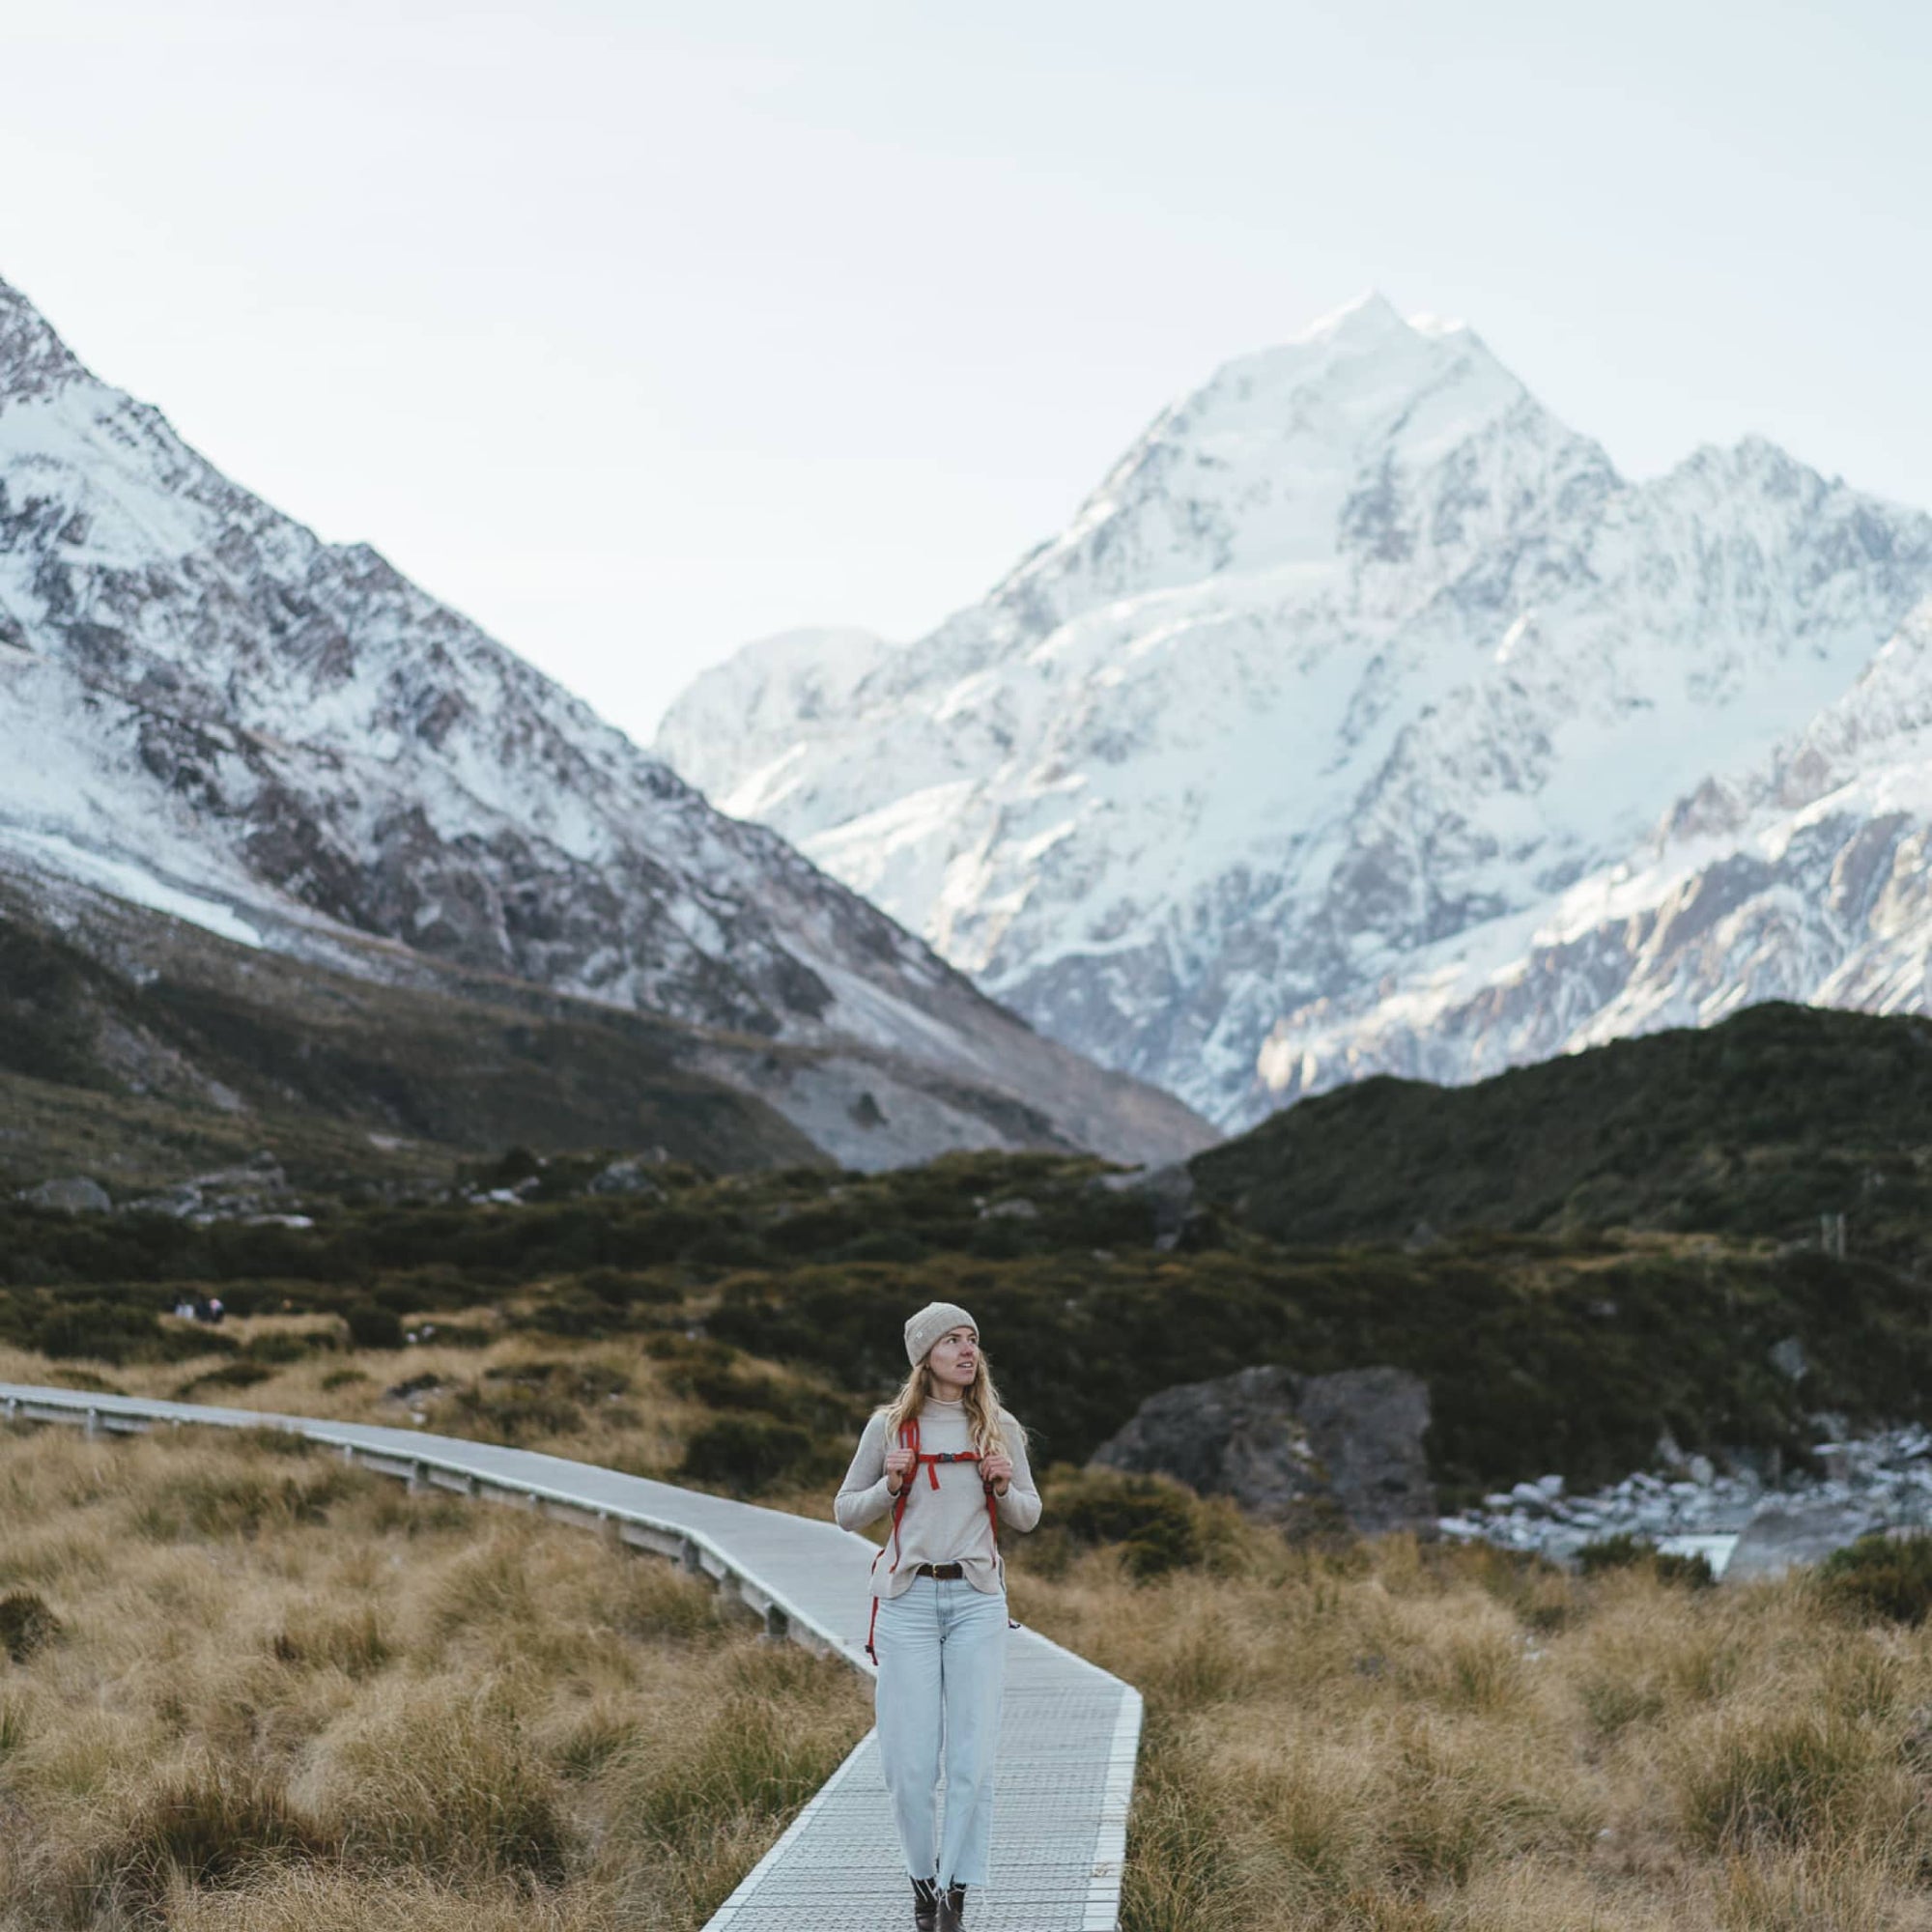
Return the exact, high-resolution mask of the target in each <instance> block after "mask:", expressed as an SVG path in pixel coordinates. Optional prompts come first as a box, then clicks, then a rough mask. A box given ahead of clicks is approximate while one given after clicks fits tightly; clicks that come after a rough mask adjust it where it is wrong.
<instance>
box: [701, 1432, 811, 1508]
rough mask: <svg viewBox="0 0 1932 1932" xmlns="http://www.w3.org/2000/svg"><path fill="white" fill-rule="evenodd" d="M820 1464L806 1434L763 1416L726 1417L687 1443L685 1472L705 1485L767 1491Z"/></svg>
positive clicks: (808, 1435) (809, 1437) (809, 1436)
mask: <svg viewBox="0 0 1932 1932" xmlns="http://www.w3.org/2000/svg"><path fill="white" fill-rule="evenodd" d="M816 1461H817V1444H816V1442H815V1441H814V1439H813V1437H812V1436H811V1435H810V1433H809V1432H807V1431H806V1430H803V1429H800V1428H798V1427H797V1426H796V1425H795V1424H793V1423H789V1422H776V1421H773V1420H771V1419H769V1418H767V1417H765V1416H762V1415H721V1416H720V1417H719V1418H718V1420H717V1421H716V1422H713V1423H709V1424H707V1425H706V1426H705V1427H704V1428H702V1429H700V1430H699V1431H698V1432H697V1433H696V1435H694V1436H693V1437H692V1438H691V1440H690V1441H689V1442H688V1443H686V1445H685V1451H684V1467H683V1470H682V1473H683V1474H685V1475H687V1476H693V1477H696V1480H697V1481H699V1482H701V1483H724V1484H725V1485H727V1486H728V1487H729V1488H731V1489H735V1490H762V1489H767V1488H769V1487H770V1486H771V1485H772V1484H774V1483H776V1482H779V1481H780V1480H781V1479H782V1478H784V1477H787V1476H798V1475H802V1474H803V1473H804V1472H805V1471H806V1470H807V1469H808V1468H809V1467H810V1466H811V1465H813V1464H814V1463H815V1462H816Z"/></svg>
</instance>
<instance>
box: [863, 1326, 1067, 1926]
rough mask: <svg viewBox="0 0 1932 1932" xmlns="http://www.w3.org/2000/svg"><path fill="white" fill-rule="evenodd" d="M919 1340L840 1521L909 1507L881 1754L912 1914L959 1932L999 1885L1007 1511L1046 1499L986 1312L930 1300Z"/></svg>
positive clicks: (899, 1525) (881, 1694) (882, 1626)
mask: <svg viewBox="0 0 1932 1932" xmlns="http://www.w3.org/2000/svg"><path fill="white" fill-rule="evenodd" d="M905 1347H906V1358H907V1360H908V1361H910V1362H911V1364H912V1374H911V1375H909V1376H908V1377H907V1378H906V1382H905V1386H904V1387H903V1388H902V1389H900V1390H899V1392H898V1395H897V1396H896V1397H895V1399H894V1400H893V1401H892V1402H891V1403H889V1404H888V1405H887V1406H885V1407H884V1408H882V1409H879V1410H878V1411H877V1412H876V1413H875V1414H874V1415H873V1416H872V1418H871V1420H870V1421H869V1422H867V1424H866V1430H865V1434H864V1435H861V1436H860V1438H859V1451H858V1454H857V1455H855V1456H854V1457H853V1458H852V1466H851V1468H850V1469H849V1470H848V1471H847V1472H846V1475H845V1481H844V1484H843V1486H842V1487H841V1488H840V1489H839V1492H838V1502H837V1504H836V1505H835V1508H834V1514H835V1515H836V1516H837V1517H838V1522H839V1525H840V1527H841V1528H845V1529H861V1528H863V1527H864V1526H865V1525H866V1524H867V1523H868V1522H875V1521H877V1520H878V1519H879V1518H880V1517H882V1516H884V1515H885V1514H886V1512H887V1511H888V1510H891V1511H894V1512H895V1522H894V1532H893V1536H892V1538H891V1540H890V1541H889V1542H888V1543H887V1545H886V1547H885V1548H884V1549H882V1550H881V1551H880V1552H879V1559H880V1560H879V1561H878V1563H876V1564H875V1565H874V1566H873V1571H872V1594H873V1600H874V1601H873V1610H872V1615H873V1636H874V1640H875V1642H876V1645H877V1658H878V1665H879V1677H878V1685H877V1689H876V1691H875V1696H874V1708H875V1709H876V1711H877V1713H878V1721H879V1759H880V1763H881V1764H882V1766H883V1767H884V1770H885V1775H886V1789H887V1790H888V1791H889V1792H890V1793H891V1795H892V1801H893V1815H894V1817H895V1819H896V1820H897V1822H898V1831H899V1843H900V1845H901V1846H902V1847H903V1849H904V1851H905V1861H906V1873H907V1875H908V1877H910V1878H911V1880H912V1892H913V1909H912V1917H913V1923H914V1925H915V1926H917V1927H918V1928H919V1932H960V1928H961V1927H962V1926H963V1925H964V1923H965V1918H966V1888H967V1887H968V1886H970V1885H983V1884H984V1883H985V1881H986V1850H987V1845H988V1843H989V1841H990V1836H991V1831H992V1823H993V1752H994V1748H995V1747H996V1745H997V1744H998V1742H999V1734H1000V1695H1001V1691H1002V1689H1003V1688H1004V1684H1005V1678H1006V1665H1007V1579H1006V1565H1005V1562H1004V1560H1003V1559H1002V1557H1001V1555H1000V1552H999V1547H998V1544H997V1542H996V1540H995V1537H994V1534H993V1518H994V1516H995V1515H997V1516H998V1518H999V1520H1000V1521H1001V1522H1002V1523H1004V1524H1006V1525H1007V1526H1008V1527H1009V1528H1010V1529H1019V1530H1026V1529H1031V1528H1032V1527H1033V1526H1034V1524H1035V1523H1037V1521H1038V1520H1039V1495H1038V1492H1037V1491H1036V1490H1035V1489H1034V1486H1033V1474H1032V1472H1031V1470H1029V1469H1028V1467H1027V1457H1026V1431H1025V1430H1024V1429H1022V1428H1021V1427H1020V1425H1019V1423H1018V1422H1017V1421H1016V1420H1015V1419H1014V1418H1013V1416H1012V1415H1011V1414H1010V1413H1009V1411H1008V1410H1006V1409H1004V1408H1002V1407H1001V1406H1000V1396H999V1391H998V1390H997V1389H995V1388H994V1386H993V1378H992V1377H991V1376H990V1375H989V1374H988V1373H987V1370H986V1357H985V1355H984V1354H983V1353H982V1352H981V1351H980V1330H979V1328H978V1327H977V1325H976V1324H975V1323H974V1321H973V1318H972V1317H971V1316H970V1315H968V1314H967V1313H966V1311H965V1310H964V1309H963V1308H958V1307H955V1306H954V1305H953V1304H952V1302H950V1301H934V1302H930V1303H928V1304H927V1305H926V1306H925V1307H923V1308H922V1309H921V1310H920V1311H919V1313H918V1314H917V1315H915V1316H913V1317H912V1319H911V1320H910V1321H907V1323H906V1325H905ZM942 1740H943V1743H942ZM942 1754H943V1760H944V1763H945V1768H946V1822H945V1825H944V1827H943V1828H938V1826H937V1812H938V1808H939V1805H938V1789H937V1787H938V1784H939V1772H940V1765H941V1762H942Z"/></svg>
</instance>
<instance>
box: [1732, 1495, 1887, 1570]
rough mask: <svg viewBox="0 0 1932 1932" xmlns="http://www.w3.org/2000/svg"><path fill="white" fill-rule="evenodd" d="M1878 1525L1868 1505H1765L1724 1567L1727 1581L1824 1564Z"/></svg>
mask: <svg viewBox="0 0 1932 1932" xmlns="http://www.w3.org/2000/svg"><path fill="white" fill-rule="evenodd" d="M1878 1523H1879V1519H1878V1515H1877V1513H1876V1512H1875V1511H1874V1510H1872V1509H1871V1508H1870V1507H1869V1506H1868V1505H1866V1504H1864V1503H1858V1502H1838V1501H1831V1500H1828V1501H1821V1502H1809V1503H1788V1504H1787V1503H1775V1502H1774V1503H1766V1504H1764V1505H1763V1506H1762V1507H1761V1508H1759V1509H1758V1510H1757V1511H1756V1512H1755V1514H1753V1516H1752V1517H1751V1519H1750V1520H1749V1521H1748V1522H1747V1523H1746V1524H1745V1526H1744V1533H1743V1534H1742V1535H1741V1536H1740V1537H1739V1538H1738V1540H1737V1544H1736V1546H1735V1547H1734V1548H1733V1549H1732V1550H1731V1560H1730V1561H1729V1562H1728V1563H1727V1564H1725V1565H1724V1581H1725V1582H1727V1583H1748V1582H1751V1581H1753V1580H1755V1579H1756V1578H1757V1577H1781V1576H1783V1574H1784V1573H1785V1571H1787V1570H1790V1569H1793V1568H1794V1567H1796V1566H1798V1565H1800V1564H1807V1563H1818V1562H1822V1561H1823V1560H1824V1558H1826V1557H1827V1556H1829V1555H1831V1553H1832V1552H1833V1550H1834V1549H1842V1548H1844V1547H1845V1545H1846V1544H1848V1543H1856V1542H1857V1541H1858V1540H1859V1538H1860V1537H1861V1536H1862V1535H1863V1534H1864V1533H1865V1531H1866V1530H1868V1529H1876V1528H1877V1527H1878Z"/></svg>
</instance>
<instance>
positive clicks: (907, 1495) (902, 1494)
mask: <svg viewBox="0 0 1932 1932" xmlns="http://www.w3.org/2000/svg"><path fill="white" fill-rule="evenodd" d="M899 1443H900V1446H901V1447H903V1448H909V1449H910V1450H911V1451H912V1453H913V1464H912V1467H911V1468H910V1469H908V1470H907V1471H906V1479H905V1481H904V1482H903V1483H901V1484H900V1485H899V1492H898V1494H897V1495H896V1496H895V1497H894V1499H893V1570H896V1569H897V1568H898V1567H899V1520H900V1518H902V1517H903V1516H904V1515H905V1508H906V1504H907V1503H908V1502H909V1501H911V1499H912V1479H913V1478H914V1477H915V1476H916V1475H917V1474H918V1473H919V1417H918V1416H914V1417H913V1418H912V1420H911V1421H910V1422H908V1423H905V1424H903V1425H902V1426H901V1427H900V1430H899ZM938 1481H939V1478H938V1477H937V1476H936V1475H935V1476H934V1477H933V1482H934V1484H935V1485H936V1484H937V1483H938ZM885 1553H886V1551H885V1546H884V1545H883V1544H881V1545H880V1546H879V1555H878V1556H874V1557H873V1558H872V1569H873V1572H874V1573H875V1574H876V1572H877V1570H878V1567H879V1556H883V1555H884V1554H885ZM886 1574H887V1576H889V1577H890V1576H891V1575H892V1570H889V1571H887V1572H886ZM878 1629H879V1599H878V1593H877V1592H876V1591H875V1592H874V1593H873V1595H872V1616H871V1621H870V1622H869V1623H868V1624H867V1627H866V1655H867V1657H869V1658H870V1659H871V1660H872V1662H874V1663H877V1662H878V1661H879V1653H878V1648H877V1645H876V1643H875V1638H876V1637H877V1634H878Z"/></svg>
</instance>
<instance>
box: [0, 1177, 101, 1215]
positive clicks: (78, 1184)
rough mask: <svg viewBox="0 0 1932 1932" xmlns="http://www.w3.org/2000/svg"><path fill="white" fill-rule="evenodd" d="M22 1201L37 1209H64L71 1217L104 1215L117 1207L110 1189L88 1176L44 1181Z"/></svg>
mask: <svg viewBox="0 0 1932 1932" xmlns="http://www.w3.org/2000/svg"><path fill="white" fill-rule="evenodd" d="M20 1198H21V1199H22V1200H23V1201H29V1202H31V1203H32V1204H33V1205H34V1206H35V1207H36V1208H66V1209H67V1211H68V1212H69V1213H70V1214H104V1213H106V1211H107V1210H108V1208H112V1207H113V1205H114V1201H113V1197H112V1196H111V1195H110V1194H109V1193H108V1192H107V1190H106V1188H104V1187H103V1186H101V1184H100V1183H99V1181H98V1180H96V1179H93V1178H92V1177H91V1176H89V1175H85V1174H69V1175H63V1176H62V1177H61V1179H58V1180H43V1181H42V1182H41V1184H40V1185H39V1186H38V1187H30V1188H28V1189H27V1190H26V1192H25V1193H24V1194H22V1196H21V1197H20Z"/></svg>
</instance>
